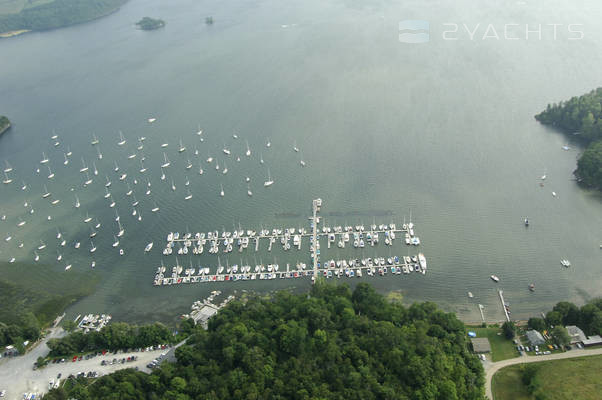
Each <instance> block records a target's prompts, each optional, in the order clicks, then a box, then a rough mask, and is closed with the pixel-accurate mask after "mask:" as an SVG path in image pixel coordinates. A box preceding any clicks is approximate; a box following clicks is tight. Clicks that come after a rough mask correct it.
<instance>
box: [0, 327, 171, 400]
mask: <svg viewBox="0 0 602 400" xmlns="http://www.w3.org/2000/svg"><path fill="white" fill-rule="evenodd" d="M63 335H64V331H63V330H62V329H61V328H56V329H54V330H52V332H51V333H50V334H49V335H48V336H47V337H46V338H45V339H44V340H43V341H42V342H41V343H40V344H38V345H37V346H36V347H35V348H34V349H32V350H31V351H30V352H29V353H27V354H25V355H24V356H20V357H14V358H10V359H4V358H3V359H1V360H0V391H2V390H6V395H5V397H4V398H3V399H2V400H4V399H7V400H20V399H23V394H24V393H32V392H33V393H39V394H43V393H46V392H48V384H49V382H50V381H51V380H55V381H56V379H57V375H58V374H59V373H60V374H62V376H61V381H62V380H64V379H66V378H67V377H68V376H69V375H71V374H73V375H77V374H78V373H80V372H85V373H86V374H87V373H88V372H90V371H96V372H98V374H100V375H106V374H110V373H111V372H114V371H117V370H119V369H124V368H135V367H138V369H139V370H140V371H143V372H150V371H149V369H148V368H147V367H146V365H147V364H148V363H150V362H151V361H152V360H153V359H155V358H157V357H159V356H161V354H162V353H167V355H166V357H170V358H171V357H173V354H170V353H173V352H174V349H175V347H171V348H166V349H164V350H153V351H144V352H129V353H118V354H113V353H107V354H106V355H104V356H97V357H93V358H91V359H88V360H84V359H82V361H76V362H72V361H71V359H66V360H65V362H64V363H57V364H53V363H50V364H48V365H47V366H45V367H44V368H41V369H37V370H33V364H34V363H35V361H36V360H37V358H38V357H39V356H45V355H47V354H48V352H49V349H48V346H46V341H47V340H48V339H50V338H54V337H60V336H63ZM132 355H135V356H137V357H138V359H137V360H136V361H133V362H125V363H123V364H121V363H115V364H113V365H104V366H101V365H100V363H101V361H102V360H106V361H107V362H110V361H112V360H113V359H114V358H115V359H118V360H121V359H122V358H126V359H127V357H129V356H132ZM36 398H38V396H36Z"/></svg>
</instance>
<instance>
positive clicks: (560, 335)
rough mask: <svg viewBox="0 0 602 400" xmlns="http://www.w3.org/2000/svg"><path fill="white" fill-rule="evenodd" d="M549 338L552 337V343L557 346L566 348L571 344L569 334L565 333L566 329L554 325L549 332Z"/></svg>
mask: <svg viewBox="0 0 602 400" xmlns="http://www.w3.org/2000/svg"><path fill="white" fill-rule="evenodd" d="M550 336H552V339H553V340H554V342H555V343H556V344H557V345H559V346H566V345H567V344H569V343H570V342H571V337H570V336H569V333H568V332H567V330H566V328H565V327H564V326H561V325H556V326H555V327H554V329H552V331H551V332H550Z"/></svg>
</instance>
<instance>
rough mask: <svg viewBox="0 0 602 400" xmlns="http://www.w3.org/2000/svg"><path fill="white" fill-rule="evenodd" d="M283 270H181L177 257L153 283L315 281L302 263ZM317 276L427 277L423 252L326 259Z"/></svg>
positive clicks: (241, 267) (243, 267) (272, 267)
mask: <svg viewBox="0 0 602 400" xmlns="http://www.w3.org/2000/svg"><path fill="white" fill-rule="evenodd" d="M285 268H286V269H284V268H283V269H281V268H280V265H278V264H277V263H274V264H267V265H264V264H259V265H255V267H254V268H253V270H252V267H251V266H250V265H238V264H235V265H232V266H230V265H227V266H226V267H224V266H222V265H221V263H220V264H219V266H218V267H217V270H216V271H215V273H212V272H211V271H210V268H208V267H198V269H197V268H195V267H192V265H191V266H190V267H189V268H185V269H184V267H182V266H181V265H180V264H179V263H178V261H177V257H176V266H175V267H172V269H171V274H169V273H168V274H166V272H167V268H166V267H165V266H164V265H163V264H161V266H160V267H158V268H157V271H156V274H155V279H154V284H155V286H161V285H175V284H180V283H201V282H229V281H238V280H242V281H246V280H257V279H259V280H266V279H268V280H269V279H287V278H302V277H308V276H311V277H312V279H313V278H314V271H313V270H312V269H311V266H310V267H309V268H308V266H307V264H305V263H297V264H296V265H294V266H291V265H290V264H286V267H285ZM318 268H319V272H318V273H319V274H320V275H322V276H324V277H325V278H332V277H337V278H342V277H348V278H352V277H358V278H361V277H362V276H364V275H367V276H375V275H379V276H384V275H387V274H388V273H389V272H390V273H391V274H394V275H400V274H402V273H403V274H410V273H412V272H418V273H422V274H426V269H427V264H426V258H425V257H424V255H423V254H422V253H419V254H418V255H416V256H404V257H398V256H394V257H388V258H384V257H377V258H362V259H349V260H346V259H343V260H336V261H335V260H329V261H326V262H325V263H324V264H323V265H319V266H318Z"/></svg>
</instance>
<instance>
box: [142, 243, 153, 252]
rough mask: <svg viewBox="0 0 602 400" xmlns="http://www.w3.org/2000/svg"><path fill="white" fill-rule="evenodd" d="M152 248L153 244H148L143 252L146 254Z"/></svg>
mask: <svg viewBox="0 0 602 400" xmlns="http://www.w3.org/2000/svg"><path fill="white" fill-rule="evenodd" d="M152 248H153V242H150V243H149V244H147V245H146V247H145V248H144V252H145V253H148V252H149V251H151V250H152Z"/></svg>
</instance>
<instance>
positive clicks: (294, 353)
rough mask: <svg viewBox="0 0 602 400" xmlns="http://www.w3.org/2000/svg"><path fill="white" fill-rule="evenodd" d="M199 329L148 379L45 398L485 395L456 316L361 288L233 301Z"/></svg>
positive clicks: (122, 379)
mask: <svg viewBox="0 0 602 400" xmlns="http://www.w3.org/2000/svg"><path fill="white" fill-rule="evenodd" d="M195 332H196V333H195V334H193V335H192V336H191V337H190V339H189V340H188V342H187V343H186V345H183V346H181V347H179V348H178V349H177V351H176V357H177V362H176V363H175V364H170V363H163V364H162V365H161V367H160V368H158V369H157V370H155V371H153V373H152V374H151V375H150V376H149V375H145V374H142V373H139V372H136V371H133V370H129V371H121V372H119V373H118V374H112V375H108V376H104V377H102V378H100V379H98V380H96V381H95V382H94V383H92V384H87V383H86V382H85V381H82V383H77V384H73V385H71V384H70V385H66V386H65V387H64V388H60V389H58V390H52V391H51V392H50V393H49V394H48V395H47V396H46V398H48V399H60V398H73V397H75V398H78V399H80V400H85V399H92V398H103V399H105V398H106V399H113V398H115V399H117V398H119V399H130V398H132V399H133V398H139V399H157V398H165V399H182V400H185V399H196V398H202V399H341V400H342V399H345V400H348V399H403V400H406V399H407V400H409V399H416V400H418V399H421V400H422V399H434V400H435V399H446V400H452V399H484V393H483V383H484V377H483V369H482V366H481V363H480V362H479V360H478V358H477V357H476V356H474V355H473V354H471V353H470V352H469V351H468V347H467V339H466V335H465V331H464V325H463V324H462V323H461V322H460V321H459V320H458V319H457V318H456V317H455V315H453V314H449V313H444V312H442V311H441V310H439V309H438V308H437V307H436V306H435V305H434V304H433V303H422V304H413V305H412V306H410V307H409V308H406V307H403V306H402V305H400V304H391V303H388V302H387V301H385V299H384V298H383V297H382V296H381V295H379V294H377V293H376V292H375V291H374V289H373V288H372V287H370V286H369V285H367V284H363V283H362V284H359V285H358V286H357V288H356V289H355V290H354V291H353V292H351V290H350V289H349V287H348V286H346V285H340V286H335V285H330V284H324V283H318V284H316V285H315V286H314V287H313V288H312V291H311V293H310V295H309V296H308V295H307V294H302V295H295V294H291V293H289V292H286V291H282V292H278V293H277V294H276V295H275V296H274V298H273V299H271V300H266V299H259V298H252V299H249V300H248V302H247V303H246V304H243V303H241V302H239V301H233V302H231V303H230V304H229V305H228V306H227V307H225V308H224V309H222V310H221V311H220V312H219V313H218V314H217V315H216V316H215V317H213V318H212V319H211V320H210V321H209V329H208V330H207V331H203V330H199V329H197V330H195ZM78 382H79V381H78Z"/></svg>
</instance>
